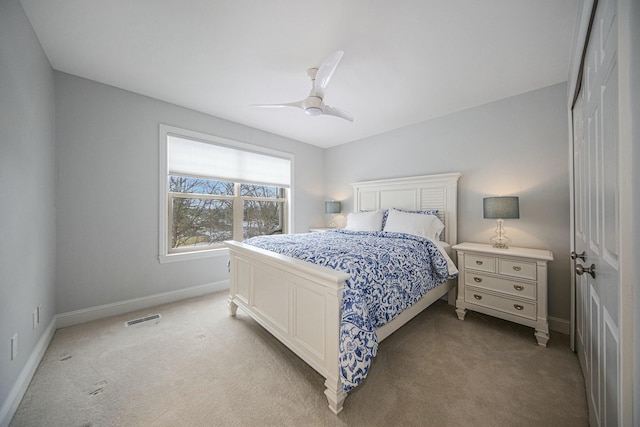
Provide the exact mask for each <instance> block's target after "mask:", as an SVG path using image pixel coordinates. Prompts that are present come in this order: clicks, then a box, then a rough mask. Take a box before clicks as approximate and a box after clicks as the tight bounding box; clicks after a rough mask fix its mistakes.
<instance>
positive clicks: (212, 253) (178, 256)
mask: <svg viewBox="0 0 640 427" xmlns="http://www.w3.org/2000/svg"><path fill="white" fill-rule="evenodd" d="M221 256H229V250H228V249H227V248H216V249H210V250H206V251H196V252H183V253H174V254H168V255H164V256H163V255H158V261H160V264H166V263H170V262H178V261H189V260H193V259H203V258H218V257H221Z"/></svg>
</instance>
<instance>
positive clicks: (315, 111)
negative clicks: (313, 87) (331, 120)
mask: <svg viewBox="0 0 640 427" xmlns="http://www.w3.org/2000/svg"><path fill="white" fill-rule="evenodd" d="M302 108H303V109H304V112H305V114H307V115H308V116H317V115H320V114H322V113H323V112H324V103H323V102H322V98H320V97H317V96H309V97H308V98H307V99H305V100H304V101H303V107H302Z"/></svg>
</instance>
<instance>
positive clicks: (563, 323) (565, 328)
mask: <svg viewBox="0 0 640 427" xmlns="http://www.w3.org/2000/svg"><path fill="white" fill-rule="evenodd" d="M548 320H549V329H551V330H552V331H556V332H560V333H562V334H565V335H571V322H570V321H569V320H567V319H560V318H559V317H551V316H549V317H548Z"/></svg>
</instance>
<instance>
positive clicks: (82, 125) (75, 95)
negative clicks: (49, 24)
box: [55, 72, 324, 313]
mask: <svg viewBox="0 0 640 427" xmlns="http://www.w3.org/2000/svg"><path fill="white" fill-rule="evenodd" d="M55 82H56V157H57V160H58V166H59V176H58V183H57V188H56V205H57V232H58V238H57V248H56V254H57V285H56V301H57V312H58V313H65V312H69V311H73V310H78V309H82V308H89V307H95V306H98V305H102V304H109V303H114V302H119V301H125V300H129V299H134V298H139V297H144V296H149V295H154V294H159V293H164V292H170V291H175V290H180V289H184V288H188V287H192V286H197V285H202V284H208V283H215V282H219V281H222V280H226V279H228V272H227V268H226V264H227V258H226V257H217V258H208V259H201V260H191V261H183V262H173V263H167V264H160V263H159V262H158V209H159V207H158V161H159V160H158V125H159V124H160V123H164V124H168V125H172V126H177V127H181V128H185V129H189V130H193V131H198V132H203V133H208V134H211V135H216V136H220V137H223V138H229V139H233V140H237V141H242V142H247V143H251V144H255V145H260V146H264V147H268V148H274V149H277V150H281V151H286V152H289V153H293V154H294V155H295V160H294V168H295V171H294V178H293V179H294V184H295V200H294V224H295V228H294V229H295V231H305V230H307V228H308V227H309V226H310V225H314V224H318V223H321V222H322V221H323V218H322V215H323V214H322V212H323V200H324V199H323V194H324V184H323V182H322V174H323V167H324V166H323V162H322V158H323V150H322V149H320V148H318V147H314V146H311V145H308V144H303V143H300V142H297V141H293V140H290V139H285V138H282V137H279V136H275V135H272V134H268V133H265V132H262V131H258V130H256V129H252V128H248V127H245V126H241V125H238V124H235V123H231V122H228V121H225V120H222V119H218V118H215V117H211V116H208V115H205V114H202V113H198V112H196V111H193V110H189V109H186V108H182V107H178V106H176V105H173V104H168V103H166V102H162V101H158V100H156V99H152V98H148V97H145V96H142V95H138V94H135V93H132V92H127V91H124V90H121V89H116V88H114V87H111V86H107V85H103V84H100V83H96V82H94V81H90V80H86V79H82V78H79V77H75V76H71V75H69V74H65V73H60V72H56V74H55ZM212 96H215V94H212Z"/></svg>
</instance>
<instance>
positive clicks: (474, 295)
mask: <svg viewBox="0 0 640 427" xmlns="http://www.w3.org/2000/svg"><path fill="white" fill-rule="evenodd" d="M473 297H474V298H475V299H477V300H481V299H482V295H476V294H473Z"/></svg>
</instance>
